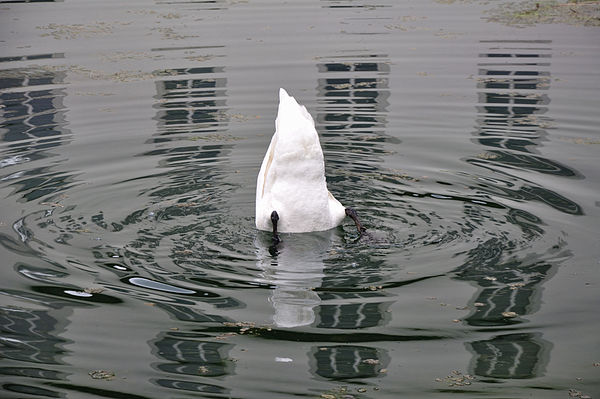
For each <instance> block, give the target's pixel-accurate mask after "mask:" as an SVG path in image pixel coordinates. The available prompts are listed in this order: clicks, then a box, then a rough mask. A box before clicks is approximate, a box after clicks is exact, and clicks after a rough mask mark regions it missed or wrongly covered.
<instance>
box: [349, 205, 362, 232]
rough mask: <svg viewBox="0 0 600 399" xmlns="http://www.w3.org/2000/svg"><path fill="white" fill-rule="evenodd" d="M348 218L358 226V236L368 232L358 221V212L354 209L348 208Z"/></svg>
mask: <svg viewBox="0 0 600 399" xmlns="http://www.w3.org/2000/svg"><path fill="white" fill-rule="evenodd" d="M346 216H348V217H349V218H350V219H352V220H354V224H355V225H356V230H357V231H358V234H361V235H362V234H363V233H365V232H366V231H367V229H366V228H365V226H363V225H362V223H361V222H360V220H358V215H357V214H356V211H355V210H354V209H352V208H346Z"/></svg>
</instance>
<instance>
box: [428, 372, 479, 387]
mask: <svg viewBox="0 0 600 399" xmlns="http://www.w3.org/2000/svg"><path fill="white" fill-rule="evenodd" d="M473 380H475V377H474V376H472V375H470V374H463V373H461V372H460V371H458V370H452V372H451V373H450V374H448V375H447V376H446V377H445V378H436V379H435V381H436V382H445V383H447V384H448V386H450V387H464V386H468V385H471V381H473Z"/></svg>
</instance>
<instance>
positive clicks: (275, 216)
mask: <svg viewBox="0 0 600 399" xmlns="http://www.w3.org/2000/svg"><path fill="white" fill-rule="evenodd" d="M278 221H279V215H278V214H277V211H273V212H271V223H272V224H273V246H276V245H277V244H279V243H280V242H281V238H279V234H277V222H278Z"/></svg>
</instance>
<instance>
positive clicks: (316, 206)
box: [256, 89, 346, 233]
mask: <svg viewBox="0 0 600 399" xmlns="http://www.w3.org/2000/svg"><path fill="white" fill-rule="evenodd" d="M273 211H277V214H278V215H279V222H278V231H280V232H284V233H286V232H287V233H304V232H309V231H323V230H329V229H332V228H334V227H336V226H338V225H339V224H340V223H342V221H343V220H344V217H345V216H346V214H345V208H344V206H343V205H342V204H341V203H340V202H339V201H338V200H336V199H335V197H334V196H333V195H332V194H331V193H330V192H329V191H328V190H327V183H326V181H325V163H324V160H323V151H322V150H321V143H320V142H319V135H318V134H317V131H316V129H315V123H314V121H313V118H312V117H311V116H310V114H309V113H308V111H307V110H306V108H305V107H304V106H302V105H299V104H298V103H297V102H296V100H295V99H294V97H291V96H290V95H288V94H287V92H286V91H285V90H284V89H279V109H278V112H277V119H276V121H275V133H274V134H273V138H272V139H271V144H269V148H268V150H267V153H266V154H265V158H264V159H263V162H262V165H261V167H260V172H259V174H258V178H257V181H256V227H257V228H258V229H259V230H266V231H271V230H272V229H273V225H272V223H271V212H273Z"/></svg>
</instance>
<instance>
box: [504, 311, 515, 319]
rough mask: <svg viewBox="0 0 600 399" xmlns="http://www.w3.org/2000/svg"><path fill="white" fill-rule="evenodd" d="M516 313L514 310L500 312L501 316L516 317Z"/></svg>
mask: <svg viewBox="0 0 600 399" xmlns="http://www.w3.org/2000/svg"><path fill="white" fill-rule="evenodd" d="M517 316H518V314H516V313H515V312H502V317H506V318H509V319H510V318H512V317H517Z"/></svg>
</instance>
